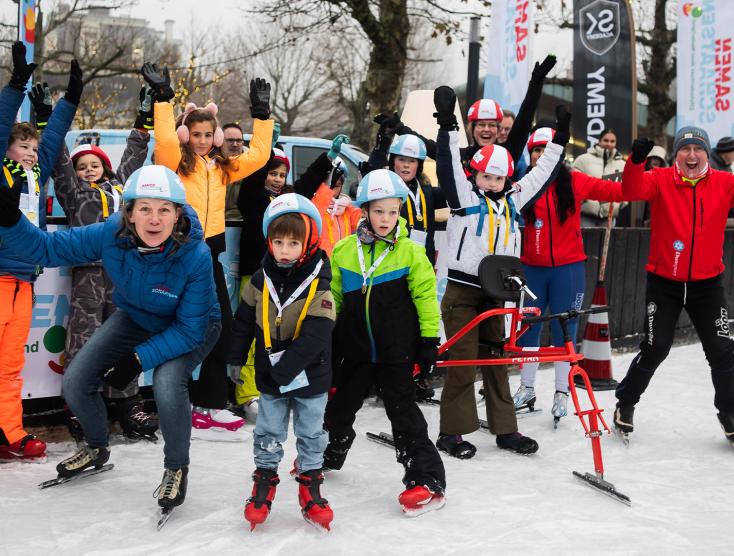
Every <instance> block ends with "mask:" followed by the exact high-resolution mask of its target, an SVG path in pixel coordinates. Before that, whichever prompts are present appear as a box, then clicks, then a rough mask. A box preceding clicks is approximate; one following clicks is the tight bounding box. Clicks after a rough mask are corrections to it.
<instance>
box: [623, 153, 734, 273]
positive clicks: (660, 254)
mask: <svg viewBox="0 0 734 556" xmlns="http://www.w3.org/2000/svg"><path fill="white" fill-rule="evenodd" d="M644 170H645V164H644V163H641V164H632V161H631V160H628V161H627V164H626V166H625V167H624V174H623V176H622V192H623V193H624V197H625V199H627V200H630V201H637V200H640V201H643V200H647V201H649V202H650V256H649V257H648V259H647V266H646V267H645V268H646V269H647V270H648V272H652V273H653V274H657V275H658V276H662V277H663V278H668V279H669V280H678V281H680V282H689V281H691V280H706V279H707V278H713V277H714V276H718V275H719V274H721V273H722V272H724V263H723V262H722V258H723V256H724V228H725V227H726V217H727V214H728V212H729V208H730V207H731V206H732V203H733V202H734V175H732V174H729V173H727V172H721V171H719V170H711V169H709V170H708V172H707V173H706V175H704V177H703V178H701V179H700V180H699V181H698V183H697V184H696V185H695V186H694V185H692V184H691V183H688V182H684V181H683V179H682V178H681V175H680V172H679V171H678V168H677V167H675V166H673V167H671V168H655V169H654V170H651V171H649V172H645V171H644Z"/></svg>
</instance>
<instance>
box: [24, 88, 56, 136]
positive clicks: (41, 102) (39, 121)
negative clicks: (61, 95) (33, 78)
mask: <svg viewBox="0 0 734 556" xmlns="http://www.w3.org/2000/svg"><path fill="white" fill-rule="evenodd" d="M28 98H29V99H30V100H31V104H32V105H33V111H34V112H35V113H36V128H38V129H43V128H44V127H46V124H47V123H48V119H49V118H50V117H51V112H52V111H53V103H52V100H51V89H49V87H48V83H43V84H41V83H36V84H35V85H33V87H31V90H30V91H28Z"/></svg>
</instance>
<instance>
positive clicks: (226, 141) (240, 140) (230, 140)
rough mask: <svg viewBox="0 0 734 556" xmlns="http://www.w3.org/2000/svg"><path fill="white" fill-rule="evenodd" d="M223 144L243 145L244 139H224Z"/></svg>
mask: <svg viewBox="0 0 734 556" xmlns="http://www.w3.org/2000/svg"><path fill="white" fill-rule="evenodd" d="M224 142H225V143H244V142H245V140H244V139H225V140H224Z"/></svg>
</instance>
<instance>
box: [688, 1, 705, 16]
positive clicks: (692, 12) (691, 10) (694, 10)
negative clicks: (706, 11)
mask: <svg viewBox="0 0 734 556" xmlns="http://www.w3.org/2000/svg"><path fill="white" fill-rule="evenodd" d="M701 14H703V8H702V7H701V6H696V5H695V4H694V3H693V2H686V3H685V4H683V15H685V16H691V17H701Z"/></svg>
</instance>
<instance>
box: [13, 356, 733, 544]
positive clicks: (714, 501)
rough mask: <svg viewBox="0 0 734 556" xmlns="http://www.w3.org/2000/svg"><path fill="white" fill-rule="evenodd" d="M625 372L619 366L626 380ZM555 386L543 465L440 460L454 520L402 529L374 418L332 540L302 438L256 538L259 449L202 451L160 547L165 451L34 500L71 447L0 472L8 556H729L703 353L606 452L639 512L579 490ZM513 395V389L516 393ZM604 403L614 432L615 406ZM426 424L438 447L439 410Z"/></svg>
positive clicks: (536, 460) (673, 374)
mask: <svg viewBox="0 0 734 556" xmlns="http://www.w3.org/2000/svg"><path fill="white" fill-rule="evenodd" d="M631 357H632V354H624V355H620V356H615V358H614V374H615V377H616V378H618V379H621V377H622V376H624V372H625V370H626V368H627V365H628V364H629V361H630V359H631ZM552 374H553V372H552V370H550V369H548V370H541V371H540V372H539V373H538V384H537V393H538V399H539V402H538V407H542V408H543V409H544V412H543V414H541V415H537V416H533V417H528V418H525V419H522V420H521V421H520V430H521V431H522V432H523V433H525V434H527V435H529V436H531V437H533V438H535V439H536V440H538V442H539V444H540V451H539V452H538V453H537V454H535V455H533V456H530V457H524V456H518V455H515V454H512V453H508V452H504V451H501V450H499V449H498V448H497V447H496V445H495V442H494V438H493V437H492V436H490V435H488V434H486V433H484V432H476V433H474V434H471V435H468V436H467V439H469V440H470V441H471V442H473V443H475V444H476V445H477V446H478V452H477V455H476V456H475V457H474V459H472V460H467V461H460V460H456V459H453V458H450V457H444V463H445V465H446V474H447V480H448V490H447V504H446V506H445V507H444V508H443V509H441V510H440V511H436V512H430V513H428V514H424V515H422V516H420V517H417V518H412V519H411V518H406V517H404V516H403V515H402V514H401V510H400V507H399V505H398V502H397V497H398V494H399V493H400V492H401V490H402V484H401V481H400V480H401V477H402V468H401V466H400V465H398V464H397V463H396V462H395V460H394V454H393V452H392V451H391V450H390V449H389V448H386V447H383V446H380V445H378V444H374V443H372V442H370V441H368V440H367V439H366V438H365V434H364V433H365V432H366V431H374V432H378V431H389V426H388V421H387V418H386V417H385V415H384V410H383V409H382V408H381V407H379V406H376V405H374V404H372V403H366V404H365V407H364V408H363V409H362V411H361V412H360V413H359V414H358V417H357V423H356V430H357V433H358V436H357V440H356V441H355V444H354V447H353V448H352V450H351V452H350V454H349V458H348V460H347V463H346V465H345V468H344V469H343V470H342V471H339V472H332V473H330V474H329V475H328V476H327V479H326V482H325V484H324V487H323V494H324V495H325V496H326V497H327V498H328V499H329V502H330V503H331V505H332V507H333V509H334V513H335V519H334V522H333V527H332V531H331V533H328V534H324V533H321V532H319V531H317V530H315V529H314V528H313V527H312V526H311V525H309V524H307V523H306V522H305V521H304V520H303V519H302V517H301V515H300V511H299V508H298V501H297V484H296V483H295V481H293V480H292V479H291V478H290V477H289V475H288V471H289V470H290V467H291V463H292V461H293V459H294V457H295V453H296V452H295V442H294V440H293V438H289V440H288V442H287V446H286V456H285V459H284V461H283V462H282V465H281V468H280V477H281V481H282V482H281V484H280V486H279V487H278V493H277V496H276V497H275V501H274V503H273V509H272V513H271V514H270V517H269V519H268V520H267V522H266V523H265V524H263V525H261V526H259V527H258V528H257V529H256V530H255V531H254V532H250V531H249V527H248V524H247V523H246V522H245V520H244V518H243V513H242V512H243V503H244V500H245V498H246V497H247V496H248V495H249V493H250V488H251V482H250V473H251V471H252V469H253V463H252V452H251V449H252V446H251V442H244V443H224V442H216V443H215V442H205V441H193V442H192V445H191V468H190V482H189V490H188V497H187V499H186V503H185V504H184V505H183V506H182V507H181V508H179V509H178V510H177V511H176V512H175V513H174V514H173V516H172V517H171V519H170V521H169V522H168V524H167V525H166V527H165V528H164V529H163V530H162V531H160V532H157V531H156V528H155V524H156V520H157V511H156V502H155V500H154V499H153V498H152V493H153V491H154V489H155V487H156V486H157V484H158V482H159V480H160V478H161V474H162V451H161V446H160V445H150V444H148V443H138V444H128V445H116V446H114V447H113V452H112V459H111V461H112V462H114V463H115V469H114V470H113V471H111V472H108V473H105V474H102V475H99V476H96V477H92V478H88V479H84V480H82V481H80V482H77V483H70V484H67V485H63V486H60V487H55V488H51V489H48V490H43V491H41V490H38V489H37V488H36V485H37V484H38V483H39V482H41V481H43V480H45V479H49V478H52V477H54V476H55V471H54V466H55V464H56V462H57V461H58V460H59V459H61V457H62V456H65V455H67V454H69V453H71V451H72V448H73V447H72V445H71V444H57V445H52V446H50V449H49V461H48V462H47V463H45V464H41V465H38V464H36V465H33V464H21V463H11V464H7V465H2V466H0V508H2V512H1V514H0V516H1V517H0V554H7V555H12V556H15V555H21V554H32V555H34V556H38V555H41V554H59V555H62V554H73V555H75V556H76V555H81V554H177V555H182V554H209V555H211V554H218V555H219V554H247V555H252V556H255V555H257V556H262V555H266V554H286V555H289V556H301V555H305V554H324V555H336V554H376V555H377V554H379V555H388V554H401V555H413V554H420V555H421V556H424V555H430V554H441V555H443V554H505V553H521V554H591V553H600V554H727V555H728V554H732V549H731V544H732V543H731V537H730V535H731V533H732V531H730V530H729V529H728V527H729V526H731V525H732V523H734V450H733V449H732V447H731V446H730V445H729V443H728V442H727V441H726V440H725V438H724V436H723V433H722V431H721V429H720V427H719V423H718V420H717V419H716V410H715V408H714V407H713V387H712V385H711V380H710V374H709V371H708V365H707V364H706V361H705V359H704V356H703V352H702V351H701V348H700V345H692V346H685V347H679V348H675V349H673V351H672V352H671V354H670V356H669V357H668V359H667V361H666V362H665V363H664V364H663V365H662V366H661V368H660V369H659V370H658V373H657V374H656V376H655V378H654V379H653V382H652V384H651V386H650V388H649V390H648V392H647V393H646V394H645V396H644V398H643V400H642V402H641V403H640V404H639V405H638V406H637V412H636V414H635V432H634V433H633V435H632V438H631V444H630V446H629V447H626V446H624V445H623V443H622V442H621V440H620V439H619V438H617V437H615V436H604V438H603V442H602V447H603V453H604V463H605V467H606V474H605V478H606V479H607V480H609V481H610V482H612V483H614V485H615V486H616V487H617V489H618V490H619V491H621V492H623V493H624V494H626V495H628V496H629V497H630V498H631V499H632V506H631V507H627V506H625V505H623V504H621V503H619V502H616V501H615V500H613V499H611V498H609V497H607V496H605V495H603V494H601V493H599V492H597V491H596V490H594V489H592V488H590V487H588V486H586V485H585V484H584V483H582V482H581V481H579V480H578V479H576V478H574V477H573V476H572V475H571V471H572V470H578V471H582V472H585V471H589V472H593V470H594V469H593V461H592V455H591V447H590V442H589V440H587V439H586V438H585V437H584V434H583V431H582V429H581V424H580V422H579V420H578V418H577V417H575V416H573V415H569V416H568V417H566V418H564V419H562V420H561V423H560V425H559V429H558V430H557V431H555V432H554V430H553V426H552V418H551V416H550V405H551V402H552V398H553V376H552ZM517 383H518V377H513V378H512V388H513V391H514V388H516V386H517ZM580 394H581V396H582V399H583V396H584V392H583V391H580ZM597 399H598V400H599V403H600V406H602V407H604V408H606V411H605V416H606V418H607V422H608V423H609V424H610V425H611V417H612V415H611V411H612V408H613V405H614V398H613V394H612V392H599V393H598V394H597ZM423 410H424V413H425V415H426V418H427V420H428V423H429V429H430V434H431V438H432V439H435V437H436V435H437V434H438V408H437V407H434V406H429V407H423ZM482 411H483V406H480V417H482V415H481V412H482Z"/></svg>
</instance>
